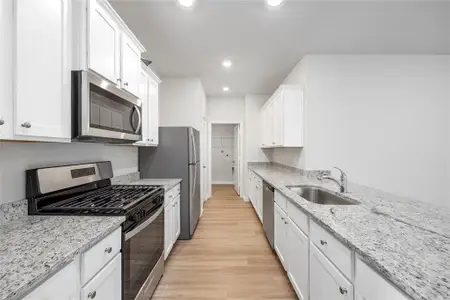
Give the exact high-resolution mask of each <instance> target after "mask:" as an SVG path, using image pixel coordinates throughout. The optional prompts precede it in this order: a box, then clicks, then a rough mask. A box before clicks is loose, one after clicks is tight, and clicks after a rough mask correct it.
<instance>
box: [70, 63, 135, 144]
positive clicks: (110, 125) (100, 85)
mask: <svg viewBox="0 0 450 300" xmlns="http://www.w3.org/2000/svg"><path fill="white" fill-rule="evenodd" d="M141 137H142V102H141V100H139V99H137V98H135V97H134V96H132V95H131V94H129V93H128V92H126V91H124V90H121V89H120V88H118V87H117V86H116V85H115V84H113V83H111V82H109V81H107V80H106V79H103V78H102V77H101V76H99V75H97V74H95V73H93V72H90V71H72V140H74V141H84V142H102V143H105V142H106V143H133V142H136V141H140V140H141Z"/></svg>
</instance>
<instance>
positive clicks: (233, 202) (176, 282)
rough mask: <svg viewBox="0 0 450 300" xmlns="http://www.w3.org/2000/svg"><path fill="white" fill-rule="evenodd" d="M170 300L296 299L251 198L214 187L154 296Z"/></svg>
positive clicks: (221, 186)
mask: <svg viewBox="0 0 450 300" xmlns="http://www.w3.org/2000/svg"><path fill="white" fill-rule="evenodd" d="M152 299H155V300H169V299H170V300H171V299H191V300H194V299H195V300H201V299H204V300H207V299H229V300H246V299H279V300H281V299H297V298H296V296H295V293H294V291H293V289H292V287H291V285H290V283H289V281H288V279H287V277H286V274H285V272H284V270H283V267H282V266H281V264H280V263H279V261H278V258H277V257H276V254H274V253H273V252H272V250H271V249H270V247H269V244H268V242H267V241H266V238H265V235H264V231H263V229H262V226H261V223H260V222H259V220H258V217H257V216H256V213H255V212H254V210H253V207H252V206H251V204H250V203H249V202H244V201H243V200H242V199H241V198H240V197H239V196H237V195H236V193H235V191H234V190H233V186H231V185H214V186H213V191H212V198H211V199H210V200H208V201H207V202H206V204H205V210H204V213H203V216H202V218H201V220H200V222H199V224H198V226H197V230H196V232H195V235H194V238H193V239H192V240H190V241H178V242H177V244H176V246H175V248H174V249H173V250H172V253H171V255H170V256H169V259H168V260H167V261H166V266H165V273H164V277H163V278H162V280H161V282H160V284H159V286H158V288H157V290H156V292H155V294H154V296H153V298H152Z"/></svg>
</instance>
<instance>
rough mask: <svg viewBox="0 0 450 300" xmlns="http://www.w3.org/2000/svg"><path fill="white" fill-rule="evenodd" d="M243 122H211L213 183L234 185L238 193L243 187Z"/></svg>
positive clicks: (211, 180) (211, 181) (211, 171)
mask: <svg viewBox="0 0 450 300" xmlns="http://www.w3.org/2000/svg"><path fill="white" fill-rule="evenodd" d="M241 128H242V126H241V123H216V122H211V123H210V130H209V133H210V135H209V139H210V143H208V144H209V150H210V151H209V153H210V155H209V170H210V176H209V178H210V180H209V182H210V189H209V190H210V191H212V185H228V186H232V187H233V189H234V191H235V192H236V194H237V195H241V187H242V134H241Z"/></svg>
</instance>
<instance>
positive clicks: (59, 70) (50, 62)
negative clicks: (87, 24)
mask: <svg viewBox="0 0 450 300" xmlns="http://www.w3.org/2000/svg"><path fill="white" fill-rule="evenodd" d="M15 3H16V7H15V13H16V74H15V75H16V78H15V79H16V80H15V93H16V94H15V126H14V128H15V134H16V135H23V136H33V137H44V138H45V137H49V138H64V139H70V137H71V132H70V126H71V123H70V103H71V102H70V101H71V99H70V87H71V86H70V85H71V76H70V65H69V62H70V59H71V54H70V48H71V47H70V30H69V6H70V3H71V1H70V0H40V1H36V0H16V1H15ZM30 49H32V52H31V53H30ZM33 70H39V75H38V76H37V75H36V72H34V71H33Z"/></svg>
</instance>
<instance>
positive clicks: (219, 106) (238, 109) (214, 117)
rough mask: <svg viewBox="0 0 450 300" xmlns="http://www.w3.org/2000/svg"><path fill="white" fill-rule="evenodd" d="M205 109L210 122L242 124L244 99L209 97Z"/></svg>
mask: <svg viewBox="0 0 450 300" xmlns="http://www.w3.org/2000/svg"><path fill="white" fill-rule="evenodd" d="M206 107H207V109H206V112H207V116H208V120H209V121H210V122H228V123H240V122H244V118H245V112H244V109H245V105H244V98H240V97H236V98H228V97H209V98H208V99H207V104H206Z"/></svg>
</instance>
